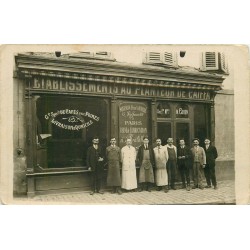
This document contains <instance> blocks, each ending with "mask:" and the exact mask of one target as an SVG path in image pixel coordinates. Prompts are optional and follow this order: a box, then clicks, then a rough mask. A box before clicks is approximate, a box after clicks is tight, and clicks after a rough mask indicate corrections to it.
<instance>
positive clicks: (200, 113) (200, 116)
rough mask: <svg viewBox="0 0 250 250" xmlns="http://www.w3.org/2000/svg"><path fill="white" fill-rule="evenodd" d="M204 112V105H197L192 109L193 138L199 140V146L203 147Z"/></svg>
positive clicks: (205, 132) (205, 134)
mask: <svg viewBox="0 0 250 250" xmlns="http://www.w3.org/2000/svg"><path fill="white" fill-rule="evenodd" d="M205 112H206V110H205V105H202V104H201V105H199V104H197V105H196V106H195V108H194V136H195V137H196V138H199V139H200V145H201V146H203V144H204V139H205V138H206V136H208V135H207V132H208V131H207V129H206V127H207V126H206V123H207V121H206V113H205Z"/></svg>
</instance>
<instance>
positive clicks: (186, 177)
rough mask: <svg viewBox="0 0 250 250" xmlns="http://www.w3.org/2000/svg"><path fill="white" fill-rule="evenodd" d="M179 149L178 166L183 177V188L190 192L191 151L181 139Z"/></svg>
mask: <svg viewBox="0 0 250 250" xmlns="http://www.w3.org/2000/svg"><path fill="white" fill-rule="evenodd" d="M179 142H180V144H179V147H178V148H177V164H178V169H179V171H180V175H181V181H182V188H186V189H187V191H190V167H189V166H190V160H191V151H190V149H189V148H188V147H187V146H186V145H185V140H184V139H180V141H179Z"/></svg>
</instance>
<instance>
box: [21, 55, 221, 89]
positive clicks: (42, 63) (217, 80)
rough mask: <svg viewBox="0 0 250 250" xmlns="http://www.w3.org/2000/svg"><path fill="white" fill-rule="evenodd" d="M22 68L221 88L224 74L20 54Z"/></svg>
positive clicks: (49, 73)
mask: <svg viewBox="0 0 250 250" xmlns="http://www.w3.org/2000/svg"><path fill="white" fill-rule="evenodd" d="M16 64H17V68H18V72H20V73H21V74H24V73H25V72H26V73H25V74H26V75H28V74H30V75H44V76H51V77H53V76H54V77H64V78H71V79H81V78H83V79H85V80H86V77H87V78H88V80H89V81H91V80H93V81H99V80H100V81H102V80H103V81H105V80H106V81H108V82H113V81H118V82H119V81H121V82H122V83H127V81H128V82H132V83H133V82H134V83H135V84H145V85H147V84H154V85H155V86H157V85H158V84H160V85H164V84H165V82H171V84H173V83H174V84H177V85H178V84H181V85H182V84H184V86H185V83H188V84H194V85H197V84H199V85H201V86H207V87H208V86H210V87H213V88H216V89H217V90H218V89H220V88H221V85H222V82H223V80H224V76H223V75H220V74H210V73H205V72H199V71H197V70H189V69H182V68H177V69H173V68H166V67H164V68H163V67H156V66H151V65H150V66H149V65H131V64H125V63H117V62H106V61H105V62H104V61H93V60H76V59H65V58H50V57H42V56H33V55H26V54H18V55H17V56H16Z"/></svg>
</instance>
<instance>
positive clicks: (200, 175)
mask: <svg viewBox="0 0 250 250" xmlns="http://www.w3.org/2000/svg"><path fill="white" fill-rule="evenodd" d="M202 172H203V168H202V165H200V164H199V167H198V184H199V186H200V187H202V186H203V185H202Z"/></svg>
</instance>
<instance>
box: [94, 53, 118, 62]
mask: <svg viewBox="0 0 250 250" xmlns="http://www.w3.org/2000/svg"><path fill="white" fill-rule="evenodd" d="M95 58H97V59H107V60H114V57H113V54H112V53H111V52H107V51H98V52H96V53H95Z"/></svg>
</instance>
